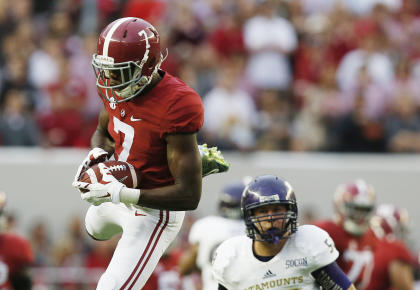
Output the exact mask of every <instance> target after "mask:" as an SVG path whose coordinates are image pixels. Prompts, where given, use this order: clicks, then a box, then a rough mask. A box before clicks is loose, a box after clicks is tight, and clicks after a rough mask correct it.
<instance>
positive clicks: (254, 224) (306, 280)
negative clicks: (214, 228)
mask: <svg viewBox="0 0 420 290" xmlns="http://www.w3.org/2000/svg"><path fill="white" fill-rule="evenodd" d="M241 209H242V214H243V218H244V220H245V225H246V229H247V236H245V235H241V236H237V237H233V238H230V239H228V240H226V241H224V242H223V243H222V244H221V245H220V246H219V247H218V248H217V249H216V252H215V255H214V257H213V275H214V277H215V278H216V280H217V281H218V284H219V286H218V289H219V290H223V289H229V290H236V289H238V290H239V289H240V290H243V289H307V290H309V289H320V286H322V289H353V290H354V289H355V288H354V286H353V284H352V283H351V282H350V280H349V279H348V278H347V277H346V275H345V274H344V273H343V271H342V270H341V269H340V268H339V267H338V266H337V264H336V263H335V260H336V259H337V257H338V252H337V250H336V248H335V246H334V242H333V241H332V240H331V238H330V236H329V235H328V234H327V233H326V232H325V231H323V230H321V229H320V228H318V227H316V226H313V225H304V226H299V227H298V225H297V214H298V207H297V203H296V197H295V194H294V191H293V189H292V187H291V185H290V184H289V183H288V182H286V181H284V180H282V179H280V178H278V177H277V176H273V175H263V176H259V177H256V178H255V179H254V180H252V181H251V182H250V183H249V184H248V185H247V186H246V187H245V190H244V192H243V194H242V199H241Z"/></svg>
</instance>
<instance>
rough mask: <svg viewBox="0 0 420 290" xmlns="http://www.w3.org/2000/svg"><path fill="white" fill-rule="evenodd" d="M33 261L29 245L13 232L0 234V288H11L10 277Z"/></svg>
mask: <svg viewBox="0 0 420 290" xmlns="http://www.w3.org/2000/svg"><path fill="white" fill-rule="evenodd" d="M33 261H34V256H33V253H32V249H31V246H30V245H29V243H28V242H27V241H26V240H24V239H23V238H21V237H19V236H17V235H14V234H0V289H2V290H3V289H12V285H11V278H13V276H14V275H18V274H19V272H20V271H21V270H23V269H24V268H25V267H27V266H30V265H31V264H32V263H33Z"/></svg>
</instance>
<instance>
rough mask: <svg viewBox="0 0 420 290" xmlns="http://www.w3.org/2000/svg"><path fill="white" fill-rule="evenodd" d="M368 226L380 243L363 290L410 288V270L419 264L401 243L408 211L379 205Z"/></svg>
mask: <svg viewBox="0 0 420 290" xmlns="http://www.w3.org/2000/svg"><path fill="white" fill-rule="evenodd" d="M370 224H371V228H372V229H373V232H374V233H375V235H376V236H377V237H378V238H379V239H381V242H382V243H381V247H379V251H378V252H377V253H375V265H376V266H375V267H374V268H373V272H372V279H371V280H372V281H371V283H369V285H368V287H367V288H366V289H393V290H395V289H398V290H402V289H413V288H414V277H413V267H415V266H417V265H418V263H417V261H416V258H415V257H414V255H412V254H411V253H410V251H409V250H408V248H407V246H406V244H405V243H404V240H405V238H406V235H407V232H408V227H409V215H408V212H407V210H406V209H404V208H398V207H396V206H394V205H391V204H381V205H379V206H378V207H377V209H376V211H375V215H374V216H373V217H372V219H371V223H370Z"/></svg>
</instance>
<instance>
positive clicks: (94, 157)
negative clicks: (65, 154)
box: [74, 147, 108, 181]
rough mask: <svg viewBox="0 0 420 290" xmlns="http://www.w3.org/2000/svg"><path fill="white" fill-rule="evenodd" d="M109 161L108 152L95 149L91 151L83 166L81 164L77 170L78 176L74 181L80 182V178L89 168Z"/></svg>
mask: <svg viewBox="0 0 420 290" xmlns="http://www.w3.org/2000/svg"><path fill="white" fill-rule="evenodd" d="M107 159H108V152H106V151H105V150H104V149H102V148H98V147H95V148H93V149H92V150H90V151H89V153H88V155H87V156H86V158H85V159H84V160H83V161H82V164H80V166H79V168H78V169H77V172H76V175H75V176H74V181H78V180H79V178H80V176H81V175H82V173H83V172H85V171H86V170H87V169H89V167H91V166H92V165H94V164H96V163H99V162H104V161H106V160H107Z"/></svg>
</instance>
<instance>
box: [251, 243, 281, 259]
mask: <svg viewBox="0 0 420 290" xmlns="http://www.w3.org/2000/svg"><path fill="white" fill-rule="evenodd" d="M286 242H287V239H284V240H280V241H279V242H278V244H271V243H266V242H260V241H254V243H253V250H254V253H255V254H257V255H258V256H265V257H268V256H275V255H277V254H278V253H279V252H280V251H281V250H282V249H283V247H284V245H285V244H286Z"/></svg>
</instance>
